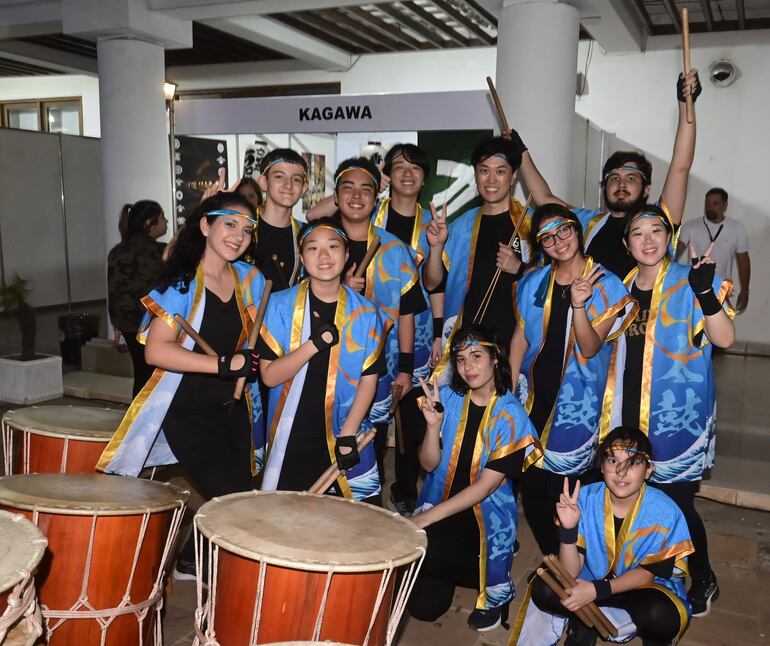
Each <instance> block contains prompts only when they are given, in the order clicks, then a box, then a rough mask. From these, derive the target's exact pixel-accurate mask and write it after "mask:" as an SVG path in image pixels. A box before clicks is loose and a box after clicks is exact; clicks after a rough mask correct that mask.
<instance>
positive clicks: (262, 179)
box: [258, 162, 307, 209]
mask: <svg viewBox="0 0 770 646" xmlns="http://www.w3.org/2000/svg"><path fill="white" fill-rule="evenodd" d="M258 183H259V188H260V189H261V190H262V192H263V193H264V194H265V196H266V198H265V199H266V200H268V201H270V202H273V203H275V204H277V205H278V206H281V207H283V208H287V209H290V208H292V207H293V206H294V205H295V204H296V203H297V202H298V201H299V198H301V197H302V196H303V195H304V194H305V191H306V190H307V178H306V176H305V172H304V171H303V170H302V168H301V167H300V166H297V164H291V163H289V162H277V163H275V164H273V165H272V166H270V168H268V170H267V175H260V176H259V179H258Z"/></svg>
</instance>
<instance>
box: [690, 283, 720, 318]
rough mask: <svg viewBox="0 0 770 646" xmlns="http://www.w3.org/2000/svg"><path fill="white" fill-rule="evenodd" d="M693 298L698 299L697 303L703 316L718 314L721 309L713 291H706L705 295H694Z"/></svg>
mask: <svg viewBox="0 0 770 646" xmlns="http://www.w3.org/2000/svg"><path fill="white" fill-rule="evenodd" d="M695 297H696V298H697V299H698V303H700V308H701V309H702V310H703V315H704V316H711V315H712V314H718V313H719V312H720V311H721V309H722V303H720V302H719V299H718V298H717V295H716V294H715V293H714V290H713V289H710V290H708V291H707V292H706V293H705V294H696V295H695Z"/></svg>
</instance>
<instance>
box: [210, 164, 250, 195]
mask: <svg viewBox="0 0 770 646" xmlns="http://www.w3.org/2000/svg"><path fill="white" fill-rule="evenodd" d="M226 174H227V169H226V168H225V167H224V166H222V168H220V169H219V177H218V178H217V182H216V184H214V185H213V186H209V187H208V188H207V189H206V190H205V191H203V195H202V196H201V202H205V201H206V200H207V199H209V198H210V197H214V196H215V195H216V194H217V193H235V191H237V190H238V187H239V186H240V184H241V180H240V179H239V180H238V181H237V182H235V184H233V185H232V186H231V187H230V188H225V184H226V183H225V176H226Z"/></svg>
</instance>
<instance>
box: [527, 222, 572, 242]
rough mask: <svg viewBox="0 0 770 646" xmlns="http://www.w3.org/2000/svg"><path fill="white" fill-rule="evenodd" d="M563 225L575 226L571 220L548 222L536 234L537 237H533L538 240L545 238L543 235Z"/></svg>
mask: <svg viewBox="0 0 770 646" xmlns="http://www.w3.org/2000/svg"><path fill="white" fill-rule="evenodd" d="M565 224H575V223H574V222H573V221H572V220H567V219H566V218H560V219H558V220H554V221H553V222H549V223H548V224H546V225H545V226H544V227H543V228H542V229H540V231H538V232H537V236H535V237H536V238H537V239H538V240H540V239H541V238H543V237H545V234H546V233H548V232H549V231H553V230H554V229H558V228H559V227H561V226H564V225H565Z"/></svg>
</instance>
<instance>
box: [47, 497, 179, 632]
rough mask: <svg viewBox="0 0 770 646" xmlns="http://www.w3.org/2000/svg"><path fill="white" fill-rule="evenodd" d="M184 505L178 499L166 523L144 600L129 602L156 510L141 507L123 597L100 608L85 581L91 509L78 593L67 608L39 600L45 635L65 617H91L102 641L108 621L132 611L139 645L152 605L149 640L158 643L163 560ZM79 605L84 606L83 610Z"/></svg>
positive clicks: (90, 554) (93, 524)
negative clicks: (90, 597) (153, 619)
mask: <svg viewBox="0 0 770 646" xmlns="http://www.w3.org/2000/svg"><path fill="white" fill-rule="evenodd" d="M184 509H185V503H184V501H179V506H178V507H177V508H176V509H175V510H174V511H173V513H172V516H171V522H170V523H169V528H168V531H167V533H166V544H165V546H164V549H163V554H162V556H161V561H160V564H159V567H158V574H157V576H156V579H155V582H154V583H153V586H152V589H151V590H150V594H149V596H148V598H147V599H145V600H144V601H140V602H137V603H132V602H131V588H132V587H133V583H134V575H135V573H136V567H137V565H138V563H139V554H140V553H141V550H142V547H143V545H144V538H145V534H146V531H147V526H148V524H149V522H150V517H151V516H152V514H153V513H156V512H157V510H152V509H145V510H144V511H143V513H142V524H141V527H140V529H139V537H138V539H137V546H136V549H135V550H134V558H133V561H132V564H131V572H130V575H129V579H128V583H127V584H126V592H125V594H124V595H123V598H122V600H121V602H120V604H119V605H118V606H117V607H115V608H103V609H96V608H94V606H93V605H92V604H91V603H90V602H89V601H88V585H89V581H90V576H91V561H92V557H93V550H94V537H95V534H96V521H97V519H98V518H100V516H99V514H98V513H97V512H95V513H93V514H92V515H91V516H92V520H91V535H90V538H89V542H88V552H87V554H86V565H85V571H84V572H83V580H82V584H81V590H80V597H79V598H78V599H77V601H76V602H75V603H74V604H73V605H72V606H70V608H69V609H67V610H51V609H50V608H48V607H47V606H45V605H43V604H40V608H41V611H42V613H43V616H44V617H45V618H46V620H47V621H46V623H47V634H46V637H47V638H48V639H50V637H51V635H52V634H53V632H54V631H55V630H56V629H57V628H58V627H59V626H61V625H62V624H64V622H66V621H67V620H68V619H95V620H96V622H97V623H98V624H99V626H100V629H101V643H102V644H104V643H105V641H106V639H107V631H108V629H109V627H110V624H112V622H113V621H114V620H115V619H116V618H117V617H121V616H123V615H128V614H132V613H133V614H134V615H135V616H136V618H137V620H138V622H139V628H140V629H139V646H142V645H143V643H144V634H143V630H142V626H143V624H144V620H145V619H146V617H147V614H148V612H149V609H150V608H151V607H153V606H155V611H156V612H157V615H158V616H157V621H156V629H155V631H154V632H155V634H154V636H153V637H154V639H153V641H154V643H155V644H156V645H157V644H161V643H162V634H161V631H160V613H161V610H162V608H163V585H162V583H163V577H164V574H165V569H166V563H167V561H168V556H169V553H170V551H171V548H172V546H173V543H174V539H175V538H176V534H177V532H178V530H179V525H180V524H181V522H182V516H183V514H184ZM137 515H138V514H137ZM38 517H39V512H38V510H35V511H34V512H33V522H34V523H35V524H36V525H37V523H38ZM83 608H85V610H84V609H83ZM51 619H59V620H60V621H57V622H52V621H50V620H51Z"/></svg>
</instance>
